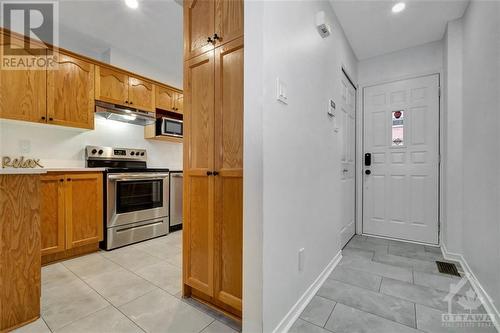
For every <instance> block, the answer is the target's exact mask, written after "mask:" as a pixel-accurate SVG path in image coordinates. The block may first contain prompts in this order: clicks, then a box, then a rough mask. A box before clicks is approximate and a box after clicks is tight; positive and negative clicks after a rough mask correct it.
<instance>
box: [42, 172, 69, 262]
mask: <svg viewBox="0 0 500 333" xmlns="http://www.w3.org/2000/svg"><path fill="white" fill-rule="evenodd" d="M40 180H41V196H40V198H41V203H40V220H41V221H40V222H41V223H40V224H41V231H40V232H41V237H42V255H46V254H51V253H57V252H62V251H64V248H65V243H64V241H65V239H64V233H65V230H64V225H65V223H64V175H43V176H41V177H40Z"/></svg>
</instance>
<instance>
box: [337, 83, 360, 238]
mask: <svg viewBox="0 0 500 333" xmlns="http://www.w3.org/2000/svg"><path fill="white" fill-rule="evenodd" d="M341 89H342V91H341V101H340V112H339V116H340V123H341V128H340V134H341V135H340V137H341V140H342V147H341V165H340V167H341V188H342V213H341V217H342V226H341V230H340V242H341V246H342V247H344V246H345V245H346V244H347V242H348V241H349V240H350V239H351V238H352V236H354V233H355V229H356V225H355V211H356V208H355V199H356V198H355V189H356V183H355V170H356V166H355V161H354V156H355V148H356V143H355V142H356V133H355V131H356V89H355V88H354V87H353V85H352V84H351V83H350V82H349V80H348V79H347V77H346V76H345V75H342V79H341Z"/></svg>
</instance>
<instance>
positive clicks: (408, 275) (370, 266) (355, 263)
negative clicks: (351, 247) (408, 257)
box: [340, 257, 413, 282]
mask: <svg viewBox="0 0 500 333" xmlns="http://www.w3.org/2000/svg"><path fill="white" fill-rule="evenodd" d="M340 265H341V266H345V267H348V268H352V269H356V270H359V271H363V272H367V273H372V274H375V275H380V276H384V277H388V278H392V279H397V280H401V281H406V282H412V281H413V274H412V270H411V268H407V267H399V266H393V265H388V264H383V263H380V262H374V261H371V260H366V259H364V258H360V257H345V258H342V260H341V261H340Z"/></svg>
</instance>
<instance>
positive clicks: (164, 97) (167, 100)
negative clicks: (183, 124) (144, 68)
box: [155, 86, 177, 111]
mask: <svg viewBox="0 0 500 333" xmlns="http://www.w3.org/2000/svg"><path fill="white" fill-rule="evenodd" d="M176 94H177V93H176V92H175V91H173V90H171V89H168V88H165V87H161V86H156V98H155V106H156V108H157V109H162V110H167V111H173V109H174V102H175V99H176V96H177V95H176Z"/></svg>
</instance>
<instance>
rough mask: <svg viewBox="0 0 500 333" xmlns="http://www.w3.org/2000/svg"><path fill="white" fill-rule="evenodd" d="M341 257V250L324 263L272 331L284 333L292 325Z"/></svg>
mask: <svg viewBox="0 0 500 333" xmlns="http://www.w3.org/2000/svg"><path fill="white" fill-rule="evenodd" d="M340 259H342V251H339V252H338V253H337V254H336V255H335V257H333V259H332V260H331V261H330V262H329V263H328V265H326V267H325V269H324V270H323V271H322V272H321V274H320V275H319V276H318V277H317V278H316V280H314V282H313V283H312V284H311V285H310V286H309V288H307V290H306V291H305V292H304V294H302V296H301V297H300V298H299V300H298V301H297V303H295V304H294V305H293V306H292V308H291V309H290V311H288V313H287V314H286V316H285V317H284V318H283V319H282V320H281V321H280V323H279V324H278V326H276V328H275V329H274V330H273V333H285V332H288V330H289V329H290V328H291V327H292V325H293V323H295V321H296V320H297V319H298V318H299V316H300V314H301V313H302V311H304V309H305V307H306V306H307V304H309V302H310V301H311V299H312V298H313V297H314V295H316V293H317V292H318V290H319V288H320V287H321V286H322V285H323V282H325V280H326V279H327V278H328V276H330V274H331V273H332V271H333V269H334V268H335V267H336V266H337V264H338V263H339V262H340Z"/></svg>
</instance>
